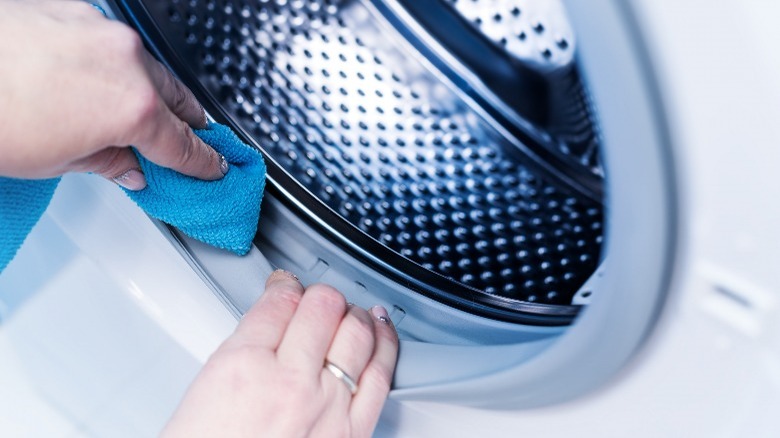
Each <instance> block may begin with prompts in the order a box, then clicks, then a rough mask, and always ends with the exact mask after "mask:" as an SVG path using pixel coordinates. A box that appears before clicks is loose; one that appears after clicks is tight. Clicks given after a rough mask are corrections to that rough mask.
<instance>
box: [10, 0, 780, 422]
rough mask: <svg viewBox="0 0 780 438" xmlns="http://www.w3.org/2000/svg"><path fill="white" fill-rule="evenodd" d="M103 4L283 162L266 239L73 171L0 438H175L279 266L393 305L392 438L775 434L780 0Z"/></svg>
mask: <svg viewBox="0 0 780 438" xmlns="http://www.w3.org/2000/svg"><path fill="white" fill-rule="evenodd" d="M99 4H100V6H102V8H103V9H104V10H105V11H106V12H107V15H108V16H109V17H110V18H111V19H116V20H121V21H124V22H126V23H127V24H128V25H130V26H132V27H134V28H135V29H136V30H138V32H139V33H140V34H141V36H142V37H143V40H144V42H145V44H146V45H147V47H148V49H149V50H150V51H151V52H152V53H153V54H154V55H155V56H156V57H157V58H158V59H160V60H161V61H162V62H163V63H165V64H166V65H167V66H168V67H169V68H170V69H171V70H172V71H173V72H174V74H176V75H177V76H178V77H179V78H180V79H181V80H182V81H183V82H184V83H185V84H186V85H187V86H188V87H190V88H191V89H192V90H193V92H194V94H195V95H196V96H197V98H198V99H199V101H200V102H201V103H202V104H203V105H204V107H205V109H206V111H207V113H208V114H209V117H210V118H211V119H212V120H215V121H217V122H220V123H224V124H227V125H229V126H230V127H231V128H232V129H233V130H234V131H236V133H237V134H238V135H239V136H240V137H241V138H242V139H243V140H245V141H246V142H247V143H248V144H250V145H251V146H253V147H255V148H257V149H258V150H260V151H261V152H262V153H263V155H264V157H265V158H266V162H267V165H268V180H269V184H268V189H267V192H266V195H265V199H264V201H263V205H262V211H261V218H260V222H259V227H258V228H259V231H258V234H257V236H256V238H255V240H254V245H253V247H252V250H251V251H250V253H249V254H248V255H246V256H243V257H239V256H236V255H234V254H232V253H229V252H225V251H222V250H218V249H215V248H212V247H209V246H207V245H204V244H202V243H200V242H197V241H195V240H192V239H190V238H189V237H187V236H186V235H184V234H182V233H180V232H179V231H178V230H176V229H175V228H173V227H170V226H168V225H166V224H163V223H160V222H158V221H155V220H153V219H150V218H149V217H148V216H146V215H145V214H144V213H143V211H141V210H140V209H139V208H138V207H137V206H136V205H135V204H133V203H132V202H131V201H130V200H129V199H128V198H127V197H126V196H125V195H124V193H122V192H121V190H119V189H117V188H116V187H115V186H113V185H112V184H110V183H108V182H106V181H104V180H102V179H100V178H98V177H95V176H92V175H67V176H66V177H65V178H64V179H63V181H62V183H61V186H60V187H59V188H58V191H57V193H56V195H55V197H54V200H53V202H52V204H51V206H50V207H49V209H48V210H47V212H46V213H45V214H44V216H43V218H42V219H41V221H40V222H39V224H38V225H37V226H36V228H35V229H34V230H33V232H32V233H31V235H30V236H29V238H28V240H27V241H26V242H25V244H24V246H23V247H22V249H21V250H20V252H19V254H18V255H17V257H16V259H15V260H14V261H13V262H12V263H11V264H9V266H8V267H7V269H6V270H5V271H4V272H3V273H2V275H0V291H2V292H0V318H1V319H0V321H1V322H2V325H0V352H1V353H0V355H1V356H2V357H3V358H4V361H3V362H4V363H5V365H3V366H4V367H5V371H4V372H3V373H2V374H3V376H4V377H0V379H3V380H2V384H3V387H4V388H7V389H4V390H3V393H2V395H0V419H2V420H3V421H2V423H3V424H5V425H4V426H0V431H3V432H4V433H3V435H8V436H67V437H71V436H73V437H76V436H112V437H114V436H128V437H131V436H132V437H136V436H154V435H156V433H157V432H159V430H160V429H161V427H162V425H164V423H165V421H166V420H167V418H168V417H169V416H170V414H171V413H172V412H173V410H174V409H175V407H176V404H177V402H178V400H179V399H180V397H181V396H182V394H183V392H184V391H185V389H186V387H187V385H188V383H189V382H190V381H191V380H192V378H193V377H194V376H195V374H196V373H197V371H198V369H199V367H200V366H201V365H202V364H203V362H204V361H205V360H206V359H207V358H208V355H209V354H210V353H211V352H212V351H213V350H214V349H215V348H216V346H217V345H219V343H220V341H221V340H222V339H224V337H226V336H227V335H228V334H229V333H230V332H231V330H232V329H233V328H234V327H235V325H236V322H237V319H238V318H240V316H241V315H242V314H243V312H245V311H246V310H247V309H248V308H249V307H250V306H251V304H252V303H253V302H254V301H255V300H256V299H257V298H258V296H259V295H260V294H261V293H262V285H263V283H264V279H265V277H266V276H267V275H268V274H269V273H270V272H271V271H272V270H273V269H275V268H283V269H286V270H289V271H292V272H295V273H296V274H297V275H298V276H299V277H300V278H301V280H302V281H303V282H304V283H305V284H310V283H314V282H324V283H328V284H331V285H333V286H335V287H337V288H339V289H340V290H341V291H342V292H343V293H344V294H345V295H346V296H347V299H348V300H349V301H350V302H353V303H355V304H357V305H360V306H364V307H369V306H372V305H375V304H381V305H383V306H385V307H386V308H387V309H388V310H389V311H390V317H391V319H392V320H393V322H394V323H395V325H396V327H397V329H398V332H399V336H400V338H401V348H400V356H399V362H398V368H397V372H396V375H395V381H394V386H393V388H394V389H393V391H392V392H391V395H390V398H389V400H388V402H387V404H386V406H385V409H384V411H383V413H382V417H381V419H380V422H379V425H378V427H377V430H376V436H402V437H429V436H496V437H501V436H527V437H549V436H556V437H557V436H626V435H631V436H642V437H644V436H646V437H658V436H708V437H709V436H756V437H759V436H766V437H775V436H780V419H778V417H777V413H778V412H780V307H779V306H780V275H779V274H778V269H777V266H778V265H780V257H778V250H777V248H778V247H779V246H780V232H778V227H777V225H776V222H777V220H778V219H780V207H778V205H780V204H779V203H778V201H777V200H778V199H780V176H778V172H777V171H776V167H777V166H778V165H780V147H778V146H779V145H780V130H778V129H777V128H776V126H777V122H776V120H780V103H778V102H780V51H778V50H777V48H776V47H775V44H774V42H775V41H778V40H780V30H778V29H780V28H778V27H777V26H776V24H775V21H776V18H777V17H780V7H779V6H778V5H777V4H775V3H773V2H770V1H762V0H749V1H742V2H726V1H716V2H704V1H695V0H687V1H677V2H673V1H660V2H659V1H655V2H653V1H647V0H636V1H615V0H592V1H589V2H581V1H574V0H564V1H553V0H166V1H149V0H115V1H102V2H99ZM42 419H46V420H45V421H44V420H42Z"/></svg>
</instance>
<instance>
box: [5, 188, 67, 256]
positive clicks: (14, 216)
mask: <svg viewBox="0 0 780 438" xmlns="http://www.w3.org/2000/svg"><path fill="white" fill-rule="evenodd" d="M59 182H60V179H59V178H52V179H34V180H33V179H15V178H4V177H0V271H2V270H3V269H5V266H6V265H7V264H8V262H10V261H11V259H13V258H14V255H16V251H17V250H18V249H19V246H21V245H22V242H24V239H25V238H26V237H27V235H28V234H30V230H31V229H32V227H33V226H35V224H36V223H37V222H38V219H40V217H41V215H42V214H43V211H44V210H46V207H47V206H48V205H49V201H50V200H51V197H52V195H54V189H56V188H57V184H58V183H59Z"/></svg>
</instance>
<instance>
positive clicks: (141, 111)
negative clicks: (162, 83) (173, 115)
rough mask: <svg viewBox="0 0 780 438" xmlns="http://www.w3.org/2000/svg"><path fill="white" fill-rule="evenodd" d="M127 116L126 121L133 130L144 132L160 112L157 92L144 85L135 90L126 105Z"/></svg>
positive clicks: (146, 84)
mask: <svg viewBox="0 0 780 438" xmlns="http://www.w3.org/2000/svg"><path fill="white" fill-rule="evenodd" d="M127 108H128V110H127V111H128V112H129V115H128V117H127V120H129V121H130V125H131V126H132V127H133V129H134V130H138V131H140V132H145V131H147V130H148V127H149V126H150V125H152V124H153V123H154V121H155V119H156V118H157V115H158V114H159V111H160V103H159V98H158V95H157V90H155V89H154V87H153V86H152V85H151V84H149V83H145V84H143V85H141V86H139V87H137V89H136V90H135V92H134V93H133V96H132V97H131V98H130V99H129V101H128V103H127Z"/></svg>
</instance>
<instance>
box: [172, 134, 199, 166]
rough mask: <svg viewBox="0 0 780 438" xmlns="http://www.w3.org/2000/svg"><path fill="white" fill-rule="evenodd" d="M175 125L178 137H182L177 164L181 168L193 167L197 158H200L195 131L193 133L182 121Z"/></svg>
mask: <svg viewBox="0 0 780 438" xmlns="http://www.w3.org/2000/svg"><path fill="white" fill-rule="evenodd" d="M176 125H177V129H178V130H179V133H180V137H181V138H182V139H184V141H183V147H182V148H181V153H180V154H179V155H178V157H177V160H176V161H177V164H178V166H179V167H180V168H182V169H190V168H193V167H194V166H195V165H196V163H197V162H198V159H199V158H201V156H200V153H199V152H200V149H199V148H198V147H197V146H196V145H197V144H198V139H197V137H196V136H195V133H193V132H192V130H191V129H189V128H188V127H187V125H186V124H185V123H184V122H179V123H177V124H176Z"/></svg>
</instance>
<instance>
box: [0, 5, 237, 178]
mask: <svg viewBox="0 0 780 438" xmlns="http://www.w3.org/2000/svg"><path fill="white" fill-rule="evenodd" d="M0 96H2V97H0V157H2V160H0V175H4V176H10V177H19V178H46V177H53V176H58V175H62V174H63V173H65V172H68V171H81V172H94V173H97V174H100V175H102V176H104V177H106V178H109V179H113V180H114V181H116V182H117V183H118V184H120V185H122V186H124V187H126V188H129V189H131V190H140V189H142V188H144V187H145V186H146V181H145V179H144V176H143V174H142V173H141V171H140V167H139V165H138V160H137V159H136V157H135V155H134V154H133V153H132V151H131V150H130V148H129V145H133V146H134V147H135V148H136V149H137V150H138V151H139V152H140V153H141V154H142V155H144V156H145V157H146V158H148V159H149V160H151V161H153V162H155V163H157V164H159V165H161V166H165V167H169V168H172V169H174V170H177V171H179V172H181V173H184V174H187V175H190V176H194V177H197V178H200V179H206V180H214V179H219V178H222V176H223V175H224V174H225V173H226V172H227V163H226V162H225V161H224V158H222V157H221V156H220V155H219V154H218V153H217V152H216V151H214V150H213V149H212V148H211V147H209V146H208V145H206V144H205V143H203V141H201V140H200V139H199V138H198V137H197V136H195V135H194V134H193V132H192V130H191V129H190V126H188V125H191V126H193V127H196V128H203V127H205V126H206V116H205V112H204V111H203V108H202V107H201V106H200V104H199V103H198V102H197V101H196V99H195V97H194V96H193V95H192V93H191V92H190V90H188V89H187V88H186V87H185V86H184V85H182V84H181V83H180V82H179V81H178V80H176V79H175V78H174V77H173V76H171V74H170V73H169V72H168V70H167V69H166V68H165V67H164V66H163V65H162V64H160V63H159V62H157V61H156V60H155V59H154V58H152V56H151V55H150V54H149V53H148V52H147V51H146V50H145V49H144V47H143V44H142V42H141V39H140V37H139V36H138V34H137V33H136V32H135V31H133V30H132V29H130V28H129V27H127V26H126V25H124V24H122V23H119V22H116V21H111V20H107V19H105V18H104V17H103V16H102V15H101V14H100V12H98V11H97V10H96V9H95V8H93V7H92V6H91V5H89V4H87V3H84V2H82V1H74V0H25V1H21V0H0Z"/></svg>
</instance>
